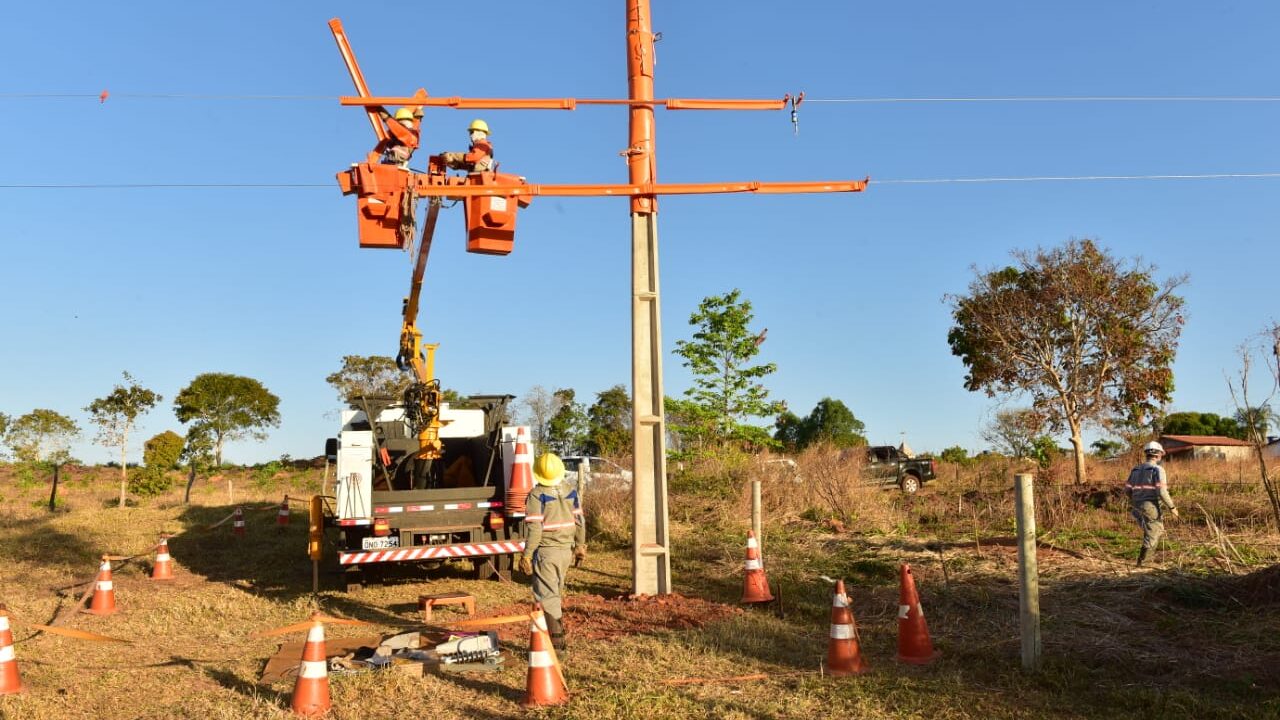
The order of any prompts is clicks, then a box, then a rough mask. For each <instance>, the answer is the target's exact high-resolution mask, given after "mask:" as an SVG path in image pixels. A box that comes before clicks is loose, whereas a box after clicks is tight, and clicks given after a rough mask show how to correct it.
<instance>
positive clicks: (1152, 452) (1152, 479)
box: [1124, 440, 1178, 567]
mask: <svg viewBox="0 0 1280 720" xmlns="http://www.w3.org/2000/svg"><path fill="white" fill-rule="evenodd" d="M1142 453H1143V455H1145V456H1146V458H1147V461H1146V462H1144V463H1142V464H1141V465H1138V466H1137V467H1135V468H1134V469H1132V470H1130V471H1129V479H1128V480H1126V481H1125V484H1124V490H1125V492H1126V493H1128V494H1129V502H1130V504H1131V506H1132V508H1133V517H1134V519H1135V520H1137V521H1138V526H1139V527H1141V528H1142V549H1141V550H1139V551H1138V567H1142V563H1144V562H1146V560H1147V556H1148V555H1149V554H1150V553H1151V550H1152V549H1153V548H1155V546H1156V543H1157V542H1159V541H1160V536H1161V535H1163V534H1164V521H1163V520H1162V519H1161V518H1162V517H1163V515H1164V510H1165V509H1166V508H1167V509H1168V510H1169V512H1170V513H1172V514H1173V516H1174V517H1175V518H1176V517H1178V508H1177V507H1175V506H1174V504H1173V498H1171V497H1169V482H1168V479H1167V477H1166V476H1165V472H1164V468H1163V467H1161V466H1160V458H1162V457H1164V446H1163V445H1161V444H1160V443H1158V442H1155V441H1154V440H1153V441H1151V442H1149V443H1147V444H1146V445H1145V446H1144V447H1143V448H1142Z"/></svg>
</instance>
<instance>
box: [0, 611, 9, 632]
mask: <svg viewBox="0 0 1280 720" xmlns="http://www.w3.org/2000/svg"><path fill="white" fill-rule="evenodd" d="M8 629H9V616H8V615H0V632H4V631H5V630H8Z"/></svg>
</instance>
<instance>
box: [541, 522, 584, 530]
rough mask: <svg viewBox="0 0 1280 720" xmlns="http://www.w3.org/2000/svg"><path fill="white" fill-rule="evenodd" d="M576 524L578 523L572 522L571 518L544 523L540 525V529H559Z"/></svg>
mask: <svg viewBox="0 0 1280 720" xmlns="http://www.w3.org/2000/svg"><path fill="white" fill-rule="evenodd" d="M577 524H578V523H576V522H573V521H572V520H571V521H569V522H558V523H546V524H545V525H543V526H542V529H543V530H559V529H560V528H567V527H573V526H574V525H577Z"/></svg>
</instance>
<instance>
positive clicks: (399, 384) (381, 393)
mask: <svg viewBox="0 0 1280 720" xmlns="http://www.w3.org/2000/svg"><path fill="white" fill-rule="evenodd" d="M412 381H413V376H412V375H410V374H409V373H407V372H404V371H403V370H401V369H400V368H398V367H396V361H395V359H393V358H389V357H387V356H386V355H345V356H343V358H342V368H341V369H339V370H338V371H337V372H334V373H330V374H329V376H328V377H326V378H325V382H327V383H329V384H330V385H332V386H333V389H334V390H337V391H338V397H339V398H340V399H341V400H342V402H344V403H346V404H347V405H349V406H350V407H352V408H356V409H359V400H358V398H360V397H367V396H378V397H393V398H399V397H400V396H401V395H403V394H404V389H405V388H407V387H408V386H409V383H410V382H412Z"/></svg>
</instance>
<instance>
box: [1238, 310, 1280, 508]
mask: <svg viewBox="0 0 1280 720" xmlns="http://www.w3.org/2000/svg"><path fill="white" fill-rule="evenodd" d="M1239 353H1240V373H1239V374H1238V375H1237V376H1236V379H1235V380H1232V379H1231V378H1230V377H1229V376H1228V377H1227V388H1228V389H1229V390H1230V391H1231V401H1232V402H1233V403H1235V405H1236V409H1237V412H1238V416H1240V417H1244V418H1245V419H1246V420H1247V422H1246V423H1245V424H1244V431H1245V440H1248V441H1249V444H1250V445H1252V446H1253V454H1254V457H1256V458H1257V460H1258V474H1259V475H1260V476H1261V478H1262V487H1263V488H1264V489H1265V490H1266V491H1267V499H1268V500H1270V501H1271V514H1272V517H1273V519H1274V520H1275V522H1276V528H1277V529H1280V493H1277V491H1276V483H1275V480H1273V479H1272V477H1271V473H1270V472H1269V471H1268V469H1267V454H1266V450H1265V448H1266V445H1267V435H1266V430H1267V423H1266V421H1265V420H1264V419H1263V418H1265V417H1266V416H1267V415H1269V413H1270V408H1271V401H1272V400H1273V399H1274V398H1275V396H1276V392H1277V391H1280V323H1274V322H1273V323H1272V324H1271V327H1269V328H1267V329H1266V330H1263V331H1262V332H1261V333H1259V334H1258V335H1257V336H1255V337H1254V338H1253V339H1252V340H1247V341H1245V342H1244V343H1243V344H1242V345H1241V346H1240V349H1239ZM1255 355H1257V356H1259V357H1261V358H1262V364H1263V366H1264V367H1265V368H1266V370H1267V374H1266V380H1265V383H1264V384H1265V385H1266V387H1267V390H1266V393H1265V395H1264V396H1263V397H1258V393H1257V392H1256V391H1255V392H1254V393H1253V396H1250V391H1249V376H1250V374H1252V370H1253V366H1254V356H1255ZM1259 400H1260V402H1258V401H1259ZM1255 402H1256V403H1257V404H1255ZM1249 420H1251V421H1249Z"/></svg>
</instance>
